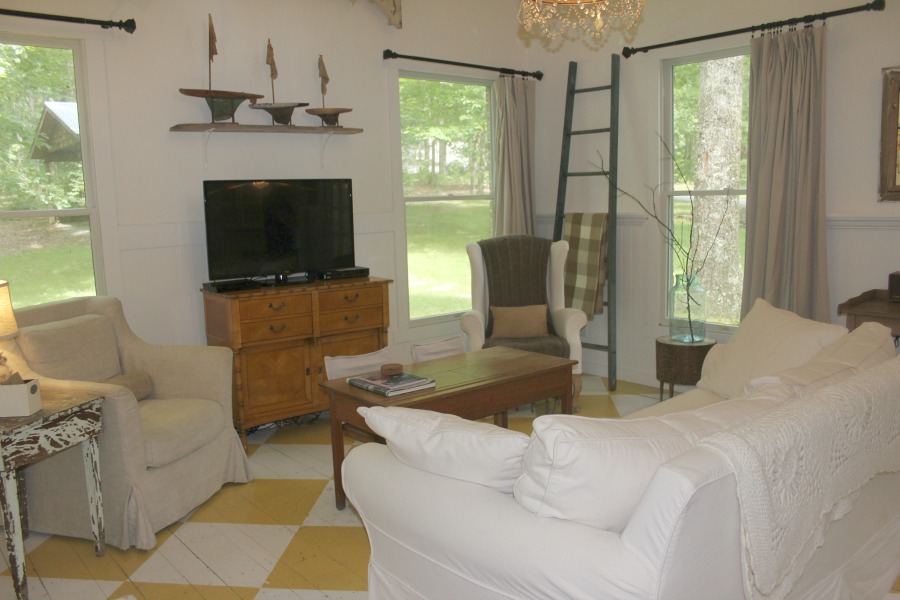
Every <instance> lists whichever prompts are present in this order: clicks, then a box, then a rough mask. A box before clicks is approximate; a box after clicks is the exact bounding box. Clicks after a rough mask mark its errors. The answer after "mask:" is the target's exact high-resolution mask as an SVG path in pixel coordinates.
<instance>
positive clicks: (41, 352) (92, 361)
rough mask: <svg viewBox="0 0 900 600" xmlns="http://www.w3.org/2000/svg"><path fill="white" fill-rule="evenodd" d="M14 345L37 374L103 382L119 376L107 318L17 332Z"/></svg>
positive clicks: (68, 321)
mask: <svg viewBox="0 0 900 600" xmlns="http://www.w3.org/2000/svg"><path fill="white" fill-rule="evenodd" d="M16 344H17V345H18V346H19V350H20V351H21V352H22V356H24V357H25V360H26V361H28V366H30V367H31V368H32V369H34V371H35V372H36V373H38V374H39V375H44V376H45V377H53V378H54V379H75V380H79V381H95V382H103V381H106V380H107V379H109V378H110V377H114V376H116V375H119V374H120V373H121V372H122V371H121V368H120V366H119V348H118V344H117V343H116V333H115V331H114V330H113V327H112V324H111V323H110V322H109V319H107V318H106V317H104V316H102V315H81V316H79V317H73V318H71V319H65V320H63V321H52V322H49V323H41V324H40V325H31V326H28V327H23V328H22V329H20V330H19V336H18V338H16Z"/></svg>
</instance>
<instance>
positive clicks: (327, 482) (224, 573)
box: [0, 376, 658, 600]
mask: <svg viewBox="0 0 900 600" xmlns="http://www.w3.org/2000/svg"><path fill="white" fill-rule="evenodd" d="M657 394H658V390H656V389H655V388H650V387H647V386H637V385H634V384H629V383H627V382H620V383H619V386H618V390H617V391H616V392H614V393H613V394H612V395H609V394H608V393H607V392H606V388H605V387H604V382H603V381H602V379H601V378H599V377H589V376H588V377H585V379H584V388H583V391H582V395H581V398H580V401H579V403H578V404H579V405H580V410H579V414H581V415H585V416H593V417H614V416H618V412H617V410H616V407H617V406H618V407H619V408H620V410H623V411H625V410H628V411H630V410H633V409H635V407H637V408H639V407H640V406H642V405H647V404H650V403H653V402H656V400H657V398H658V396H657ZM623 407H627V409H626V408H623ZM547 410H553V407H552V406H541V405H537V406H535V407H530V406H527V407H523V408H521V409H520V410H518V411H516V412H515V413H512V414H510V426H511V427H513V428H515V429H518V430H520V431H525V432H530V430H531V420H532V419H533V418H534V416H535V415H536V414H542V413H544V412H546V411H547ZM330 443H331V442H330V429H329V423H328V418H327V414H325V415H322V416H320V417H319V418H318V419H317V420H315V421H313V422H311V423H307V424H289V425H284V426H270V427H268V428H262V429H260V430H257V431H256V432H254V433H253V434H252V435H251V436H250V438H249V448H248V455H249V457H250V462H251V464H252V467H253V473H254V477H255V479H254V481H252V482H251V483H248V484H244V485H227V486H225V487H224V488H223V489H222V490H220V491H219V493H217V494H216V495H215V496H213V498H211V499H210V500H209V501H207V502H206V503H205V504H204V505H202V506H201V507H199V508H198V509H197V510H195V511H194V512H193V513H191V514H190V515H188V516H187V517H185V518H184V519H182V520H181V521H179V522H178V523H175V524H173V525H172V526H170V527H168V528H166V529H165V530H164V531H162V532H161V533H160V534H158V540H159V543H158V545H157V547H156V548H155V549H153V550H152V551H149V552H145V551H140V550H134V549H132V550H129V551H127V552H123V551H121V550H118V549H116V548H107V552H106V556H104V557H102V558H97V557H96V556H94V553H93V545H92V543H91V542H89V541H86V540H76V539H72V538H64V537H58V536H47V535H43V534H40V533H36V532H34V533H32V534H31V535H30V537H29V539H28V540H27V543H26V546H27V550H28V555H27V569H28V589H29V596H30V598H31V600H107V599H132V598H134V599H139V600H170V599H173V598H177V599H179V600H195V599H196V600H201V599H202V600H224V599H229V600H231V599H240V600H288V599H291V600H326V599H331V600H365V599H366V598H367V593H366V568H367V563H368V559H369V544H368V539H367V537H366V532H365V529H364V528H363V527H362V525H361V523H360V522H359V520H358V518H357V517H356V515H355V514H354V512H353V511H352V510H350V509H348V510H344V511H338V510H336V509H335V508H334V490H333V481H332V478H331V477H332V467H331V446H330ZM0 554H2V555H3V556H4V557H5V552H0ZM12 598H14V594H13V587H12V579H11V577H10V575H9V571H8V570H6V571H5V572H3V573H0V600H6V599H12Z"/></svg>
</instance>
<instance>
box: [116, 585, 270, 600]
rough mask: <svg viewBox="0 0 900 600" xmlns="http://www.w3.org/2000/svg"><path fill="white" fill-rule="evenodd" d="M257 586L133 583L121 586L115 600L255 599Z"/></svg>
mask: <svg viewBox="0 0 900 600" xmlns="http://www.w3.org/2000/svg"><path fill="white" fill-rule="evenodd" d="M258 592H259V590H258V589H255V588H241V587H225V586H212V585H172V584H168V583H132V582H128V583H125V584H123V585H122V586H121V587H119V588H118V589H117V590H116V592H115V593H114V594H113V595H112V596H110V598H111V599H113V600H118V599H120V598H129V597H134V598H136V599H137V600H253V598H255V597H256V594H257V593H258Z"/></svg>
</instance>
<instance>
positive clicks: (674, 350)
mask: <svg viewBox="0 0 900 600" xmlns="http://www.w3.org/2000/svg"><path fill="white" fill-rule="evenodd" d="M715 343H716V340H713V339H709V338H707V339H705V340H703V341H702V342H693V343H690V344H688V343H686V342H676V341H675V340H673V339H672V338H670V337H669V336H667V335H664V336H662V337H659V338H656V378H657V379H659V401H660V402H662V399H663V386H664V385H665V384H666V383H668V384H669V398H671V397H672V396H674V395H675V384H676V383H678V384H680V385H696V384H697V382H698V381H700V371H701V369H702V367H703V360H704V359H705V358H706V354H707V353H708V352H709V349H710V348H712V347H713V346H714V345H715Z"/></svg>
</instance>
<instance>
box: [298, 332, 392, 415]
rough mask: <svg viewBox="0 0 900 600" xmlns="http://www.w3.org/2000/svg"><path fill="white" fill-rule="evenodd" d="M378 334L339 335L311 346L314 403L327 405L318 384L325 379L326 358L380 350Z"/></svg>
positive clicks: (324, 395)
mask: <svg viewBox="0 0 900 600" xmlns="http://www.w3.org/2000/svg"><path fill="white" fill-rule="evenodd" d="M382 347H383V346H382V344H381V336H380V332H379V330H377V329H369V330H366V331H356V332H353V333H340V334H335V335H329V336H328V337H323V338H319V340H318V343H317V344H316V345H315V346H313V357H312V362H313V372H314V375H315V376H314V378H313V397H314V398H315V399H316V402H317V403H319V402H323V403H325V404H326V405H327V404H328V401H329V398H328V394H327V393H325V392H324V391H323V390H322V388H320V387H319V383H321V382H322V381H325V380H326V379H327V377H326V375H325V357H326V356H356V355H359V354H368V353H369V352H375V351H376V350H380V349H381V348H382Z"/></svg>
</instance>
